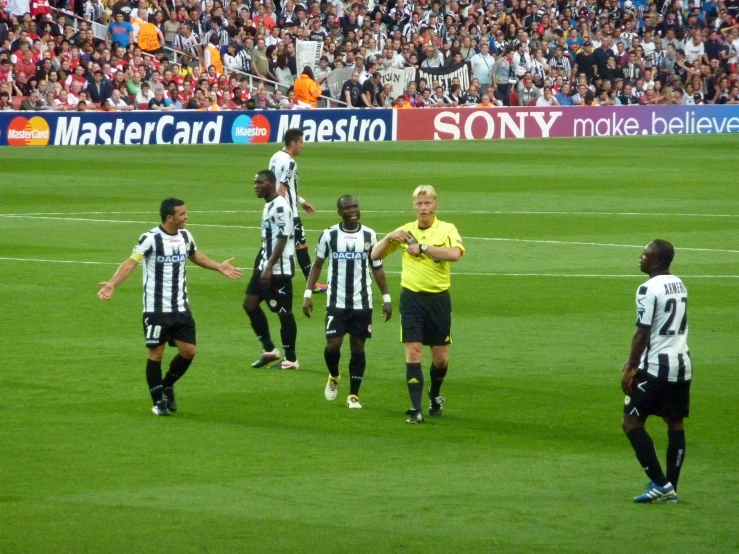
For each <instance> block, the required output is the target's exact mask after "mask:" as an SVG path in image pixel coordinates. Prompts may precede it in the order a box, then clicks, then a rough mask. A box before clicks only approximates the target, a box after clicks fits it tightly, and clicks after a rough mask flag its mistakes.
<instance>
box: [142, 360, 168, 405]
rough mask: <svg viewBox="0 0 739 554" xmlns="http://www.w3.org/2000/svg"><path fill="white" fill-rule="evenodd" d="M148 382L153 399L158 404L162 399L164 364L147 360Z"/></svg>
mask: <svg viewBox="0 0 739 554" xmlns="http://www.w3.org/2000/svg"><path fill="white" fill-rule="evenodd" d="M146 382H147V384H148V385H149V392H150V393H151V399H152V400H153V401H154V403H155V404H156V403H157V402H159V401H160V400H161V399H162V392H163V391H164V387H163V386H162V362H161V361H159V362H157V361H155V360H146Z"/></svg>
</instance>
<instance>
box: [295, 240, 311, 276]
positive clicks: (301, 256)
mask: <svg viewBox="0 0 739 554" xmlns="http://www.w3.org/2000/svg"><path fill="white" fill-rule="evenodd" d="M295 255H296V256H297V258H298V265H299V266H300V269H302V270H303V275H305V278H306V280H307V279H308V274H309V273H310V266H311V263H310V254H309V253H308V249H307V248H301V249H300V250H296V251H295Z"/></svg>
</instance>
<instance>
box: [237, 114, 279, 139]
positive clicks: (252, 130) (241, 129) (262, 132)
mask: <svg viewBox="0 0 739 554" xmlns="http://www.w3.org/2000/svg"><path fill="white" fill-rule="evenodd" d="M269 132H270V126H269V120H268V119H267V118H266V117H264V116H263V115H255V116H254V117H249V116H248V115H240V116H239V117H237V118H236V120H235V121H234V124H233V127H231V140H233V141H234V143H235V144H251V143H252V142H267V141H269Z"/></svg>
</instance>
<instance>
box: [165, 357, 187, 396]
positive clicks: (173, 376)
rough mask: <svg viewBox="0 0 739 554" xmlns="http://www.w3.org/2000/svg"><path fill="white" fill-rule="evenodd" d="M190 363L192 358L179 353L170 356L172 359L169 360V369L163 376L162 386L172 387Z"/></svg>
mask: <svg viewBox="0 0 739 554" xmlns="http://www.w3.org/2000/svg"><path fill="white" fill-rule="evenodd" d="M191 363H192V358H183V357H182V356H180V355H179V354H177V355H176V356H175V357H174V358H172V361H171V362H169V371H168V372H167V374H166V375H165V376H164V381H162V385H164V388H167V389H168V388H170V387H173V386H174V384H175V383H176V382H177V381H179V379H180V377H182V376H183V375H184V374H185V372H186V371H187V369H188V368H189V367H190V364H191Z"/></svg>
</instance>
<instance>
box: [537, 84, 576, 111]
mask: <svg viewBox="0 0 739 554" xmlns="http://www.w3.org/2000/svg"><path fill="white" fill-rule="evenodd" d="M570 90H571V89H570V83H563V84H562V88H561V89H560V91H559V92H558V93H557V94H555V95H554V97H555V98H556V99H557V103H558V104H559V105H560V106H574V105H575V102H574V100H573V99H572V96H570ZM537 102H538V99H537Z"/></svg>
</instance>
